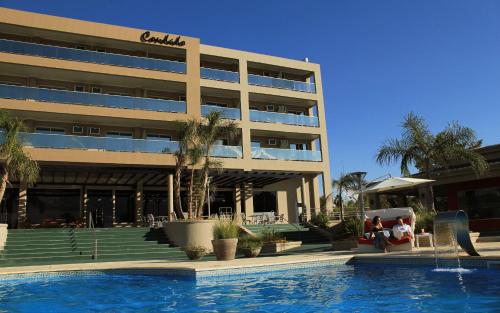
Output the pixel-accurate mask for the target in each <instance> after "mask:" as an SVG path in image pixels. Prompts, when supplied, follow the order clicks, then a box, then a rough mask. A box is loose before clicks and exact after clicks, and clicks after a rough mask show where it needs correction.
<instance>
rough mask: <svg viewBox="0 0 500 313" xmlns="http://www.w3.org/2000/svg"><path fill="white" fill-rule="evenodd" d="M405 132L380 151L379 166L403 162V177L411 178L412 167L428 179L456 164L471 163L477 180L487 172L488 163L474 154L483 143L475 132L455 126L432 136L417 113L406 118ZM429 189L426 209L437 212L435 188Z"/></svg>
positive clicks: (455, 123)
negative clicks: (460, 162) (435, 209)
mask: <svg viewBox="0 0 500 313" xmlns="http://www.w3.org/2000/svg"><path fill="white" fill-rule="evenodd" d="M402 128H403V132H402V135H401V138H400V139H389V140H387V141H386V142H385V143H384V144H383V145H382V146H381V147H380V148H379V150H378V152H377V156H376V158H377V162H378V163H379V164H391V163H394V162H398V161H400V169H401V174H402V175H404V176H409V175H410V170H409V167H410V166H412V165H413V166H415V167H416V168H417V169H418V170H419V171H420V173H422V174H423V175H424V177H426V178H428V179H432V178H433V177H435V173H436V171H438V170H442V169H447V168H449V166H450V165H451V164H453V163H456V162H457V161H465V162H468V163H470V165H471V167H472V169H473V170H474V172H475V173H476V174H477V175H478V176H480V175H483V174H484V173H486V172H487V171H488V163H487V162H486V160H485V159H484V157H483V156H482V155H481V154H479V153H478V152H477V151H476V150H475V149H476V148H479V147H480V146H481V140H478V139H477V138H476V134H475V132H474V131H473V130H472V129H470V128H468V127H464V126H461V125H459V124H458V123H457V122H452V123H450V124H448V126H447V127H446V128H445V129H444V130H442V131H441V132H439V133H437V134H436V135H433V134H432V133H431V132H430V130H429V127H428V126H427V124H426V123H425V121H424V119H423V118H422V117H420V116H417V115H415V114H414V113H409V114H408V115H407V116H406V117H405V119H404V121H403V124H402ZM427 188H428V190H427V192H428V201H427V209H428V210H434V192H433V189H432V185H431V184H428V187H427Z"/></svg>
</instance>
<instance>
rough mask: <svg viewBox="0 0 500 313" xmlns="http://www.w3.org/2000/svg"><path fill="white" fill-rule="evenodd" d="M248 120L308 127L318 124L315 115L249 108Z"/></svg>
mask: <svg viewBox="0 0 500 313" xmlns="http://www.w3.org/2000/svg"><path fill="white" fill-rule="evenodd" d="M250 120H251V121H252V122H264V123H279V124H287V125H298V126H309V127H318V126H319V120H318V118H317V117H316V116H307V115H298V114H291V113H279V112H267V111H258V110H250Z"/></svg>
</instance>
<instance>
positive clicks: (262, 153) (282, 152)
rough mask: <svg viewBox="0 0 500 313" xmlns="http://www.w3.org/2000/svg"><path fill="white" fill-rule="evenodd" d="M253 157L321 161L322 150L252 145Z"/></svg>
mask: <svg viewBox="0 0 500 313" xmlns="http://www.w3.org/2000/svg"><path fill="white" fill-rule="evenodd" d="M252 159H261V160H287V161H311V162H321V151H312V150H293V149H277V148H260V147H252Z"/></svg>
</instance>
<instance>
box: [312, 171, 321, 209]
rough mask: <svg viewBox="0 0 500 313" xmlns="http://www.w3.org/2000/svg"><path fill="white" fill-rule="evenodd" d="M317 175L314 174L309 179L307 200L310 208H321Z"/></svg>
mask: <svg viewBox="0 0 500 313" xmlns="http://www.w3.org/2000/svg"><path fill="white" fill-rule="evenodd" d="M318 176H319V175H314V176H313V177H311V178H310V180H309V193H310V194H309V200H310V202H311V203H310V205H311V208H315V209H317V211H319V209H320V208H321V202H320V190H319V177H318Z"/></svg>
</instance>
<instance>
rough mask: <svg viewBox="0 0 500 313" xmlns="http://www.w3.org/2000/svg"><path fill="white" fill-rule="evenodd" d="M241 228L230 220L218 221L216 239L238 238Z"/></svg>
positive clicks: (214, 230) (215, 229) (214, 231)
mask: <svg viewBox="0 0 500 313" xmlns="http://www.w3.org/2000/svg"><path fill="white" fill-rule="evenodd" d="M239 232H240V227H239V226H238V224H236V223H235V222H234V221H232V220H229V219H221V220H218V221H217V222H216V223H215V224H214V229H213V234H214V239H233V238H238V234H239Z"/></svg>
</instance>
